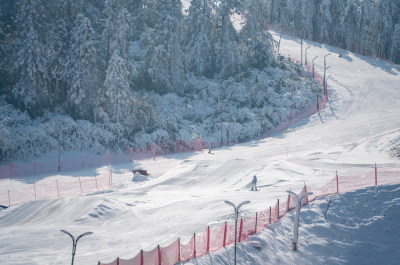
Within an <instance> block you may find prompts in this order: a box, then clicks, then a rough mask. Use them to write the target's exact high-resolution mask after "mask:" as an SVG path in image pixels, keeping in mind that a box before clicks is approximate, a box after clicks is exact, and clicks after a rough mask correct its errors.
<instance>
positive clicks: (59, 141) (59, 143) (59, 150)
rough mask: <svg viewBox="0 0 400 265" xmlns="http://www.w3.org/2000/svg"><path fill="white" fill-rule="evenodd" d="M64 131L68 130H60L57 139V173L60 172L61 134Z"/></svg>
mask: <svg viewBox="0 0 400 265" xmlns="http://www.w3.org/2000/svg"><path fill="white" fill-rule="evenodd" d="M66 129H68V128H63V129H61V130H60V136H59V138H58V171H61V134H62V132H63V131H64V130H66Z"/></svg>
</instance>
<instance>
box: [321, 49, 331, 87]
mask: <svg viewBox="0 0 400 265" xmlns="http://www.w3.org/2000/svg"><path fill="white" fill-rule="evenodd" d="M328 55H331V53H328V54H327V55H325V56H324V80H323V85H324V88H325V77H326V69H328V68H329V67H328V68H326V57H327V56H328Z"/></svg>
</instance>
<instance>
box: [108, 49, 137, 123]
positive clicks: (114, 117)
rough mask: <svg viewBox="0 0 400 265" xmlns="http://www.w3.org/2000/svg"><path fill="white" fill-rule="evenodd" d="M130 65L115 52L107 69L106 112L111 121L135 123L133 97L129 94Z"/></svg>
mask: <svg viewBox="0 0 400 265" xmlns="http://www.w3.org/2000/svg"><path fill="white" fill-rule="evenodd" d="M128 77H129V72H128V65H127V62H126V60H125V59H124V58H122V57H121V56H120V54H119V51H118V50H114V52H113V55H112V57H111V60H110V64H109V67H108V69H107V75H106V80H105V82H104V86H105V89H106V98H107V100H106V106H107V107H106V110H107V113H108V116H109V117H110V119H111V121H113V122H116V123H120V122H121V123H124V124H129V123H130V122H134V121H132V120H131V119H129V117H130V114H131V113H130V112H131V111H130V110H131V108H132V100H131V95H130V93H129V81H128Z"/></svg>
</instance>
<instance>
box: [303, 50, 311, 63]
mask: <svg viewBox="0 0 400 265" xmlns="http://www.w3.org/2000/svg"><path fill="white" fill-rule="evenodd" d="M310 47H311V45H308V47H307V48H306V52H305V55H304V60H305V63H304V65H305V66H306V67H307V50H308V48H310Z"/></svg>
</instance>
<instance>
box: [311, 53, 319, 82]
mask: <svg viewBox="0 0 400 265" xmlns="http://www.w3.org/2000/svg"><path fill="white" fill-rule="evenodd" d="M317 58H318V56H315V57H314V59H312V77H313V78H314V77H315V76H314V60H315V59H317Z"/></svg>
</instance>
